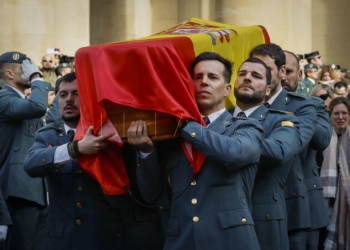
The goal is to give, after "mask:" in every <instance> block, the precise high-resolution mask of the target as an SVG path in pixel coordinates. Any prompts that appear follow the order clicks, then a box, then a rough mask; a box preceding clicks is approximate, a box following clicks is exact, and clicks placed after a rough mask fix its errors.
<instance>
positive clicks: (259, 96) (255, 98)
mask: <svg viewBox="0 0 350 250" xmlns="http://www.w3.org/2000/svg"><path fill="white" fill-rule="evenodd" d="M233 92H234V94H235V97H236V99H237V100H238V101H239V102H241V103H246V104H260V103H262V102H264V100H265V94H266V90H265V89H264V90H261V91H255V92H254V94H253V95H247V94H241V93H239V89H237V88H234V90H233Z"/></svg>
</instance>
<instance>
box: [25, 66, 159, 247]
mask: <svg viewBox="0 0 350 250" xmlns="http://www.w3.org/2000/svg"><path fill="white" fill-rule="evenodd" d="M58 88H59V93H58V95H59V112H60V114H61V117H62V120H63V124H61V123H57V122H56V121H52V122H51V123H48V124H47V125H46V126H45V127H43V128H42V129H40V130H39V131H38V132H37V134H36V136H35V143H34V145H33V146H32V147H31V148H30V149H29V151H28V155H27V157H26V159H25V163H24V169H25V171H26V172H27V173H28V174H29V175H30V176H32V177H46V178H47V182H48V187H49V196H50V207H49V216H48V222H47V227H46V232H47V233H46V237H45V240H46V249H50V250H55V249H57V250H61V249H72V248H74V249H82V250H83V249H84V250H85V249H106V250H107V249H111V250H112V249H135V250H136V249H161V248H162V246H163V240H164V235H163V232H162V227H161V224H160V220H159V216H158V208H144V207H142V206H140V205H138V204H136V203H135V201H134V200H133V199H132V198H131V197H130V196H129V195H128V194H125V195H115V196H112V195H109V196H108V195H105V194H103V192H102V188H101V186H100V184H99V183H98V182H97V180H95V179H94V178H93V177H92V176H90V175H89V174H88V173H87V172H85V171H84V169H82V168H81V167H80V165H79V164H78V162H77V158H79V157H80V156H82V155H91V154H96V153H98V152H100V151H102V150H103V149H104V148H105V147H107V146H108V142H107V139H108V138H110V137H111V136H113V134H112V133H110V134H106V135H95V134H94V132H93V127H89V128H88V130H87V131H86V134H85V136H84V138H83V139H82V140H80V141H74V140H73V138H74V134H75V129H76V127H77V125H78V122H79V119H80V103H79V97H78V88H77V79H76V75H75V73H69V74H67V75H65V76H63V77H62V80H61V81H60V84H59V86H58ZM109 146H111V145H109ZM131 152H132V151H131V148H130V146H129V147H128V146H127V145H125V146H124V148H123V153H124V154H123V156H124V161H125V166H126V167H127V168H128V171H127V172H128V174H130V175H131V176H132V175H135V173H133V172H134V171H133V169H134V168H133V167H134V166H135V165H136V163H134V162H133V161H131V160H130V159H134V157H133V154H132V153H131ZM130 162H132V163H131V164H130ZM131 166H132V167H131ZM130 169H131V170H130ZM130 179H131V181H130V182H131V190H132V192H133V194H134V195H135V197H136V198H137V199H138V200H140V197H139V196H138V195H137V193H138V190H137V186H136V183H135V181H134V180H133V179H132V178H130ZM141 202H143V201H142V200H141Z"/></svg>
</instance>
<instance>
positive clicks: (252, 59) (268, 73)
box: [238, 57, 271, 85]
mask: <svg viewBox="0 0 350 250" xmlns="http://www.w3.org/2000/svg"><path fill="white" fill-rule="evenodd" d="M246 62H249V63H259V64H262V65H263V66H264V68H265V76H266V84H267V85H271V71H270V69H269V67H267V65H266V64H265V63H264V62H263V61H262V60H260V59H259V58H256V57H250V58H248V59H247V60H245V61H244V62H243V63H246ZM243 63H242V64H241V66H240V67H239V69H238V72H239V70H240V69H241V67H242V65H243Z"/></svg>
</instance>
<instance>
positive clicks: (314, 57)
mask: <svg viewBox="0 0 350 250" xmlns="http://www.w3.org/2000/svg"><path fill="white" fill-rule="evenodd" d="M305 59H306V60H307V62H308V63H312V64H316V65H317V67H318V68H322V67H323V60H322V56H321V55H320V53H319V52H318V51H313V52H310V53H309V54H305Z"/></svg>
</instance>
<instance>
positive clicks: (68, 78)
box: [57, 72, 77, 90]
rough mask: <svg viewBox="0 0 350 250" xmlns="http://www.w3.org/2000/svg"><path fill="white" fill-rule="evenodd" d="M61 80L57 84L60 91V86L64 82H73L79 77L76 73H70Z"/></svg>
mask: <svg viewBox="0 0 350 250" xmlns="http://www.w3.org/2000/svg"><path fill="white" fill-rule="evenodd" d="M60 79H61V80H60V81H59V82H57V88H58V90H59V89H60V85H61V83H62V82H73V81H74V80H75V79H77V76H76V75H75V72H71V73H68V74H66V75H64V76H62V77H61V78H60Z"/></svg>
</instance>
